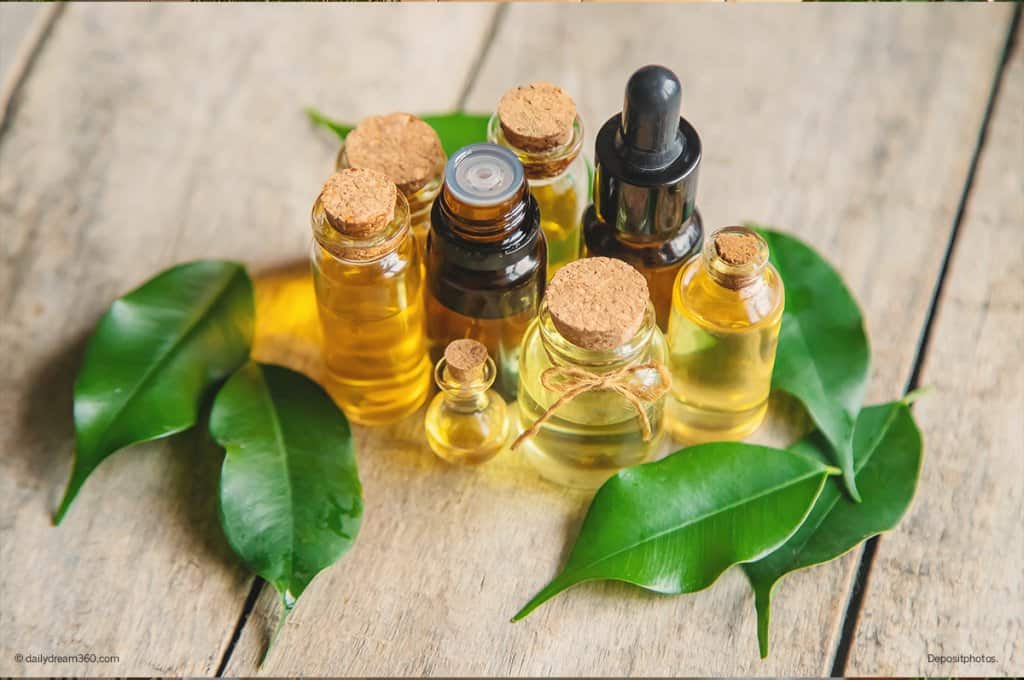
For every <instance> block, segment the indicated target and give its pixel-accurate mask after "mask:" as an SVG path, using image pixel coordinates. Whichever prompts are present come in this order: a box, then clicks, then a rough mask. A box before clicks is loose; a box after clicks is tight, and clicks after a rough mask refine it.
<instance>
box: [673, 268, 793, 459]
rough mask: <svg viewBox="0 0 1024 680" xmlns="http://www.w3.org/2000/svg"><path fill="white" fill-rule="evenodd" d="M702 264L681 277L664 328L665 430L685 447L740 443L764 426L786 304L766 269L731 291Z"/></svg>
mask: <svg viewBox="0 0 1024 680" xmlns="http://www.w3.org/2000/svg"><path fill="white" fill-rule="evenodd" d="M704 259H705V258H704V257H702V256H697V257H694V258H692V259H691V260H689V261H688V262H687V263H686V265H685V266H684V267H683V268H682V269H681V270H680V271H679V276H678V278H677V281H676V285H675V288H674V290H673V295H672V312H671V316H670V319H669V328H668V343H669V349H670V353H671V354H670V366H671V370H672V399H670V401H669V405H668V414H669V422H668V426H669V430H670V432H671V433H672V435H673V436H674V437H675V438H676V439H678V440H679V441H681V442H684V443H687V444H691V443H698V442H705V441H726V440H739V439H743V438H745V437H746V436H748V435H749V434H751V433H752V432H753V431H754V430H755V429H757V427H758V426H759V425H760V424H761V421H762V420H763V419H764V415H765V411H766V409H767V405H768V394H769V391H770V390H771V380H772V368H773V366H774V364H775V348H776V346H777V344H778V337H779V326H780V323H781V320H782V308H783V302H784V293H783V288H782V281H781V279H780V278H779V275H778V272H776V270H775V269H774V268H773V267H772V266H771V265H764V266H763V270H762V271H760V272H759V273H758V274H757V275H756V276H755V277H754V278H753V280H751V281H750V282H748V283H747V284H745V285H743V286H741V287H739V288H732V287H728V286H723V285H721V283H720V282H719V281H718V280H716V278H715V277H714V276H713V275H712V274H711V273H709V271H708V268H707V267H706V266H705V262H704Z"/></svg>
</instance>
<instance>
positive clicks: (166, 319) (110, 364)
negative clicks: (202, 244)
mask: <svg viewBox="0 0 1024 680" xmlns="http://www.w3.org/2000/svg"><path fill="white" fill-rule="evenodd" d="M252 330H253V294H252V282H251V281H250V280H249V276H248V275H247V274H246V273H245V269H244V268H243V267H242V266H241V265H240V264H237V263H234V262H221V261H213V260H208V261H200V262H191V263H188V264H183V265H179V266H177V267H174V268H172V269H168V270H167V271H165V272H163V273H161V274H158V275H157V276H156V277H154V278H152V279H150V280H149V281H147V282H146V283H144V284H143V285H142V286H141V287H139V288H138V289H136V290H134V291H132V292H131V293H128V294H127V295H125V296H124V297H122V298H120V299H118V300H115V301H114V304H112V305H111V306H110V309H109V310H108V311H107V313H106V314H105V315H104V316H103V318H102V319H101V320H100V322H99V325H98V326H97V327H96V331H95V332H94V333H93V335H92V337H91V338H90V339H89V344H88V347H87V348H86V351H85V359H84V361H83V363H82V368H81V370H80V371H79V373H78V378H77V380H76V381H75V439H76V442H75V462H74V466H73V467H72V469H71V479H70V480H69V481H68V487H67V491H66V492H65V493H64V500H63V501H62V502H61V504H60V507H59V508H58V510H57V512H56V514H55V515H54V523H57V524H59V523H60V521H61V520H62V519H63V518H64V514H65V513H66V512H67V510H68V508H69V507H70V506H71V502H72V501H73V500H74V499H75V496H76V495H77V494H78V491H79V489H81V487H82V484H83V483H84V482H85V480H86V478H88V477H89V475H90V474H91V473H92V471H93V470H95V469H96V466H98V465H99V464H100V463H101V462H102V461H103V460H104V459H105V458H106V457H107V456H109V455H111V454H112V453H114V452H115V451H117V450H118V449H121V448H123V447H125V446H128V445H129V444H134V443H136V442H142V441H148V440H151V439H157V438H159V437H165V436H167V435H170V434H174V433H175V432H180V431H182V430H185V429H187V428H189V427H191V426H192V425H194V424H195V422H196V417H197V414H198V411H199V404H200V400H201V398H202V395H203V392H204V391H205V390H206V388H207V387H208V386H209V385H210V384H211V383H213V382H216V381H218V380H221V379H223V378H225V377H226V376H228V375H230V374H231V372H232V371H234V370H235V369H236V368H238V367H239V366H240V365H242V364H243V363H244V362H245V360H246V359H247V358H248V356H249V346H250V344H251V342H252Z"/></svg>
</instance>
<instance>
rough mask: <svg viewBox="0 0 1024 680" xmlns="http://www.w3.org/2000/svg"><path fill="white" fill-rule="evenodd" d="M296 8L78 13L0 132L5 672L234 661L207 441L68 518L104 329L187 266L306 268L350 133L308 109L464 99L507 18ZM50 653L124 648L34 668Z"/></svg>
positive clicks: (100, 477)
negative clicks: (75, 406)
mask: <svg viewBox="0 0 1024 680" xmlns="http://www.w3.org/2000/svg"><path fill="white" fill-rule="evenodd" d="M287 9H288V8H286V7H284V6H249V7H226V6H211V5H204V6H194V7H186V6H166V5H165V6H156V5H148V6H143V5H120V6H110V5H107V6H102V5H75V6H69V7H67V8H66V11H65V12H64V14H63V16H61V17H60V19H59V20H58V22H57V24H56V25H55V27H54V29H53V31H52V33H51V34H50V36H49V39H48V41H47V42H46V44H44V46H43V49H42V52H41V53H40V54H39V56H38V60H37V62H36V63H35V66H34V68H33V69H32V72H31V74H30V77H29V79H28V80H27V81H26V82H25V83H24V84H23V87H22V88H21V90H20V95H19V105H18V106H17V107H16V110H15V112H14V117H13V119H12V120H11V121H10V125H9V126H8V127H7V129H6V131H5V133H4V134H3V136H2V137H0V167H2V168H3V172H2V173H0V234H2V237H0V253H2V260H0V263H2V264H0V319H2V322H0V449H2V450H3V457H2V458H0V469H2V472H0V516H2V518H3V519H2V520H0V556H2V562H3V565H4V576H3V579H0V602H2V606H0V631H2V633H0V674H4V675H22V674H56V675H79V674H102V675H154V674H158V675H163V674H166V675H209V674H212V673H213V672H214V671H216V669H217V665H218V663H219V662H220V659H221V658H222V655H223V653H224V651H225V649H226V647H227V645H228V642H229V640H230V637H231V635H232V632H233V630H234V628H235V625H236V622H237V621H238V618H239V615H240V613H241V610H242V606H243V603H244V601H245V598H246V594H247V593H248V592H249V588H250V584H251V577H250V576H249V575H248V574H247V573H246V571H245V570H244V569H243V568H242V567H241V565H239V564H238V562H237V560H236V559H235V558H234V557H233V556H232V554H231V551H230V550H229V549H228V547H227V545H226V542H225V540H224V538H223V536H222V534H221V532H220V528H219V525H218V521H217V519H216V485H217V476H218V469H219V462H220V459H221V454H220V452H219V451H218V450H217V448H216V447H215V446H213V445H212V444H211V443H210V442H209V441H208V439H207V438H206V437H205V436H204V435H202V434H199V435H197V434H186V435H182V436H178V437H174V438H171V439H170V440H167V441H165V442H162V443H153V444H147V445H142V446H136V447H132V448H130V449H129V450H126V451H124V452H122V453H119V454H117V455H116V456H114V457H113V458H112V459H110V460H109V461H108V462H106V463H104V464H103V465H102V466H101V467H100V468H99V470H98V471H97V473H96V474H95V475H94V476H93V478H92V479H90V480H89V481H88V482H87V483H86V485H85V487H84V489H83V491H82V493H81V494H80V496H79V498H78V500H77V501H76V503H75V505H74V506H73V507H72V508H71V511H70V513H69V515H68V517H67V519H66V520H65V522H64V524H63V525H62V526H61V527H60V528H53V527H51V526H50V520H49V518H50V513H51V511H52V510H53V509H54V505H55V502H56V500H57V499H58V498H59V494H60V492H61V490H62V486H63V484H64V483H65V481H66V478H67V473H68V468H69V463H70V460H71V454H72V449H73V444H72V441H73V433H72V427H71V385H72V380H73V377H74V374H75V371H76V369H77V366H78V363H79V361H80V356H81V352H82V344H83V340H84V337H85V336H86V334H87V333H88V332H89V331H90V330H91V328H92V327H93V325H94V324H95V322H96V320H97V319H98V318H99V316H100V314H101V313H102V311H103V310H104V309H105V307H106V306H107V305H108V304H109V302H110V300H112V299H113V298H114V297H115V296H117V295H118V294H120V293H123V292H125V291H127V290H128V289H130V288H132V287H134V286H135V285H137V284H138V283H140V282H141V281H143V280H144V279H146V278H148V277H149V276H151V275H152V274H154V273H155V272H157V271H159V270H161V269H163V268H165V267H167V266H170V265H171V264H174V263H177V262H181V261H184V260H189V259H194V258H201V257H225V258H234V259H239V260H243V261H245V262H246V263H247V264H249V265H250V266H251V268H252V269H253V270H255V271H257V272H262V271H264V270H272V269H276V268H278V265H284V264H287V263H290V262H295V261H302V262H304V261H305V258H306V257H307V252H308V250H307V249H308V243H309V239H310V237H309V218H308V212H309V206H310V204H311V201H312V198H313V197H314V196H315V194H316V192H317V190H318V188H319V186H320V184H321V183H322V181H323V180H324V178H325V177H326V176H327V174H328V173H329V172H330V170H331V167H332V165H333V157H334V152H335V151H336V148H337V140H336V139H333V138H332V135H330V134H329V133H323V132H322V131H320V130H315V129H313V128H312V127H311V126H310V125H309V123H308V122H307V121H306V119H305V116H304V114H303V112H302V109H303V107H304V106H307V105H311V104H313V105H317V106H319V107H321V108H322V109H323V110H325V111H327V112H329V113H331V114H333V115H336V116H338V117H342V118H346V119H349V120H356V119H358V118H359V117H361V116H363V115H366V114H369V113H375V112H379V111H381V110H390V109H408V110H445V109H450V108H451V107H453V106H455V104H456V102H457V99H458V96H459V93H460V91H461V87H462V86H463V84H464V82H465V79H466V77H467V74H468V72H469V68H470V65H471V64H472V60H473V57H474V55H475V54H476V53H477V52H478V51H479V50H480V48H481V46H482V45H481V42H482V40H483V35H484V34H485V29H486V27H487V25H488V24H489V22H490V18H491V15H492V13H493V11H494V9H493V8H492V7H487V6H471V5H462V6H453V7H449V8H446V10H445V11H444V13H443V14H442V13H440V12H438V11H436V8H432V7H430V6H423V7H416V6H409V7H397V6H396V7H391V6H387V7H378V6H372V7H371V6H356V5H349V6H344V7H329V8H328V7H323V8H320V7H317V8H313V7H307V8H306V9H305V10H304V11H302V12H301V13H295V12H291V11H287ZM435 72H444V73H445V74H446V77H445V78H425V77H424V74H428V73H435ZM50 653H52V654H66V655H70V654H78V653H94V654H97V655H117V656H119V661H118V662H117V663H111V664H89V663H82V664H74V663H73V664H67V663H61V664H45V665H39V664H27V663H18V662H16V660H15V654H24V655H29V654H50Z"/></svg>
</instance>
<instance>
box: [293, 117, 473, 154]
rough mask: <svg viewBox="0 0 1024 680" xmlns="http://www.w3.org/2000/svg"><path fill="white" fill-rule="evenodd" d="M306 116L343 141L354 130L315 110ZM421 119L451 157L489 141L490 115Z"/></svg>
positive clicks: (350, 126)
mask: <svg viewBox="0 0 1024 680" xmlns="http://www.w3.org/2000/svg"><path fill="white" fill-rule="evenodd" d="M306 115H307V116H309V119H310V120H311V121H313V122H314V123H316V124H317V125H320V126H323V127H325V128H327V129H329V130H333V131H334V133H335V134H336V135H338V137H339V138H340V139H342V140H344V139H345V137H346V136H347V135H348V133H349V132H352V130H353V128H354V126H352V125H347V124H345V123H339V122H338V121H336V120H332V119H331V118H328V117H327V116H325V115H324V114H322V113H320V112H319V111H317V110H316V109H313V108H308V109H306ZM421 118H422V119H423V120H424V121H426V122H427V124H428V125H430V126H431V127H432V128H434V131H435V132H437V136H438V137H440V138H441V146H443V147H444V152H445V153H446V154H448V155H449V156H451V155H452V154H453V153H455V152H456V151H458V150H459V149H461V148H462V147H464V146H466V145H467V144H475V143H477V142H486V141H487V121H488V120H490V116H488V115H484V114H475V113H464V112H462V111H454V112H452V113H443V114H432V115H425V116H421Z"/></svg>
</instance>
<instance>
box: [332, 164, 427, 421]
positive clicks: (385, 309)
mask: <svg viewBox="0 0 1024 680" xmlns="http://www.w3.org/2000/svg"><path fill="white" fill-rule="evenodd" d="M312 223H313V236H314V238H315V243H314V244H313V283H314V286H315V288H316V298H317V307H318V309H319V312H320V324H321V326H322V328H323V357H324V363H325V364H326V368H327V384H326V385H325V387H326V388H327V391H328V392H329V393H330V394H331V396H332V397H333V398H334V400H335V401H336V402H337V403H338V405H339V406H341V408H342V410H344V412H345V414H346V415H347V416H348V417H349V419H350V420H352V421H353V422H356V423H361V424H365V425H379V424H385V423H390V422H393V421H395V420H398V419H400V418H402V417H404V416H406V415H409V414H410V413H412V412H413V411H415V410H416V409H418V408H419V407H420V406H421V405H422V404H423V402H424V401H426V398H427V394H428V391H429V389H430V361H429V358H428V356H427V347H426V341H425V337H424V332H423V293H422V286H423V267H422V265H421V263H420V260H419V253H418V251H417V248H416V244H415V242H414V241H413V238H412V232H411V231H410V228H409V205H408V203H407V202H406V200H405V197H404V196H402V194H401V193H400V192H398V190H397V189H396V187H395V185H394V184H393V183H392V182H391V181H390V180H389V179H388V178H387V177H385V176H384V175H382V174H380V173H377V172H374V171H372V170H354V169H349V170H343V171H341V172H339V173H336V174H335V175H334V176H332V177H331V179H329V180H328V181H327V183H326V184H325V185H324V188H323V191H322V192H321V194H320V196H319V197H318V198H317V200H316V202H315V203H314V205H313V214H312Z"/></svg>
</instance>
